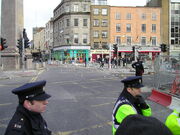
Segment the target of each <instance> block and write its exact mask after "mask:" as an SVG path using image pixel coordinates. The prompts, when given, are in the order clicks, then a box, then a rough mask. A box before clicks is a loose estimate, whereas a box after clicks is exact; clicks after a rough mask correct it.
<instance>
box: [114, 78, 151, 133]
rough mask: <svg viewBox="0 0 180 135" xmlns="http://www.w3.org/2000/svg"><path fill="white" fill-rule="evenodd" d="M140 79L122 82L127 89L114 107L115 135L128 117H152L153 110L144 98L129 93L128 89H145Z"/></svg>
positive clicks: (127, 79)
mask: <svg viewBox="0 0 180 135" xmlns="http://www.w3.org/2000/svg"><path fill="white" fill-rule="evenodd" d="M140 79H141V76H131V77H127V78H126V79H124V80H122V81H121V82H122V83H124V86H125V88H124V90H123V91H122V93H121V94H120V96H119V98H118V99H117V101H116V103H115V105H114V109H113V114H112V122H113V125H112V131H113V135H115V133H116V130H117V129H118V127H119V126H120V124H121V122H122V121H123V119H124V118H125V117H127V116H128V115H131V114H140V115H144V116H151V108H150V107H149V106H148V105H147V104H146V103H145V101H144V100H143V98H142V97H141V96H140V95H138V96H137V97H134V96H133V95H131V94H130V93H129V92H128V91H127V88H128V87H130V88H141V87H143V85H142V84H141V83H140Z"/></svg>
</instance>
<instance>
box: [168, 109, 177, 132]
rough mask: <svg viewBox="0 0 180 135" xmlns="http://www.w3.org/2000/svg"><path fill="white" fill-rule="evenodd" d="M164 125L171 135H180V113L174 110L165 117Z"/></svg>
mask: <svg viewBox="0 0 180 135" xmlns="http://www.w3.org/2000/svg"><path fill="white" fill-rule="evenodd" d="M165 125H166V126H167V127H168V128H169V129H170V130H171V132H172V134H173V135H180V113H179V112H177V111H176V110H174V111H173V113H171V114H170V115H169V116H168V117H167V119H166V122H165Z"/></svg>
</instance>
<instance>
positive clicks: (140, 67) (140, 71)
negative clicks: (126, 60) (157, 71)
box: [132, 58, 144, 82]
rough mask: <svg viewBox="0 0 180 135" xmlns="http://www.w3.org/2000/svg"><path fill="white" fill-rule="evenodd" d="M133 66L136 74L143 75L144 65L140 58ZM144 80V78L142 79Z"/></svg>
mask: <svg viewBox="0 0 180 135" xmlns="http://www.w3.org/2000/svg"><path fill="white" fill-rule="evenodd" d="M132 67H133V68H134V69H135V70H136V74H135V75H136V76H142V75H143V73H144V66H143V64H142V61H140V59H139V58H138V59H137V62H134V63H133V64H132ZM141 82H142V79H141Z"/></svg>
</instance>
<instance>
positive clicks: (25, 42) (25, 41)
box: [24, 39, 30, 48]
mask: <svg viewBox="0 0 180 135" xmlns="http://www.w3.org/2000/svg"><path fill="white" fill-rule="evenodd" d="M29 44H30V43H29V39H26V40H24V48H29Z"/></svg>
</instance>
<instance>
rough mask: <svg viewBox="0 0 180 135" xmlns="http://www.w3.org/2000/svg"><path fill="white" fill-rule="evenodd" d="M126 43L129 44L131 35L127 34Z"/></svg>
mask: <svg viewBox="0 0 180 135" xmlns="http://www.w3.org/2000/svg"><path fill="white" fill-rule="evenodd" d="M126 42H127V45H131V37H130V36H127V38H126Z"/></svg>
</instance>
